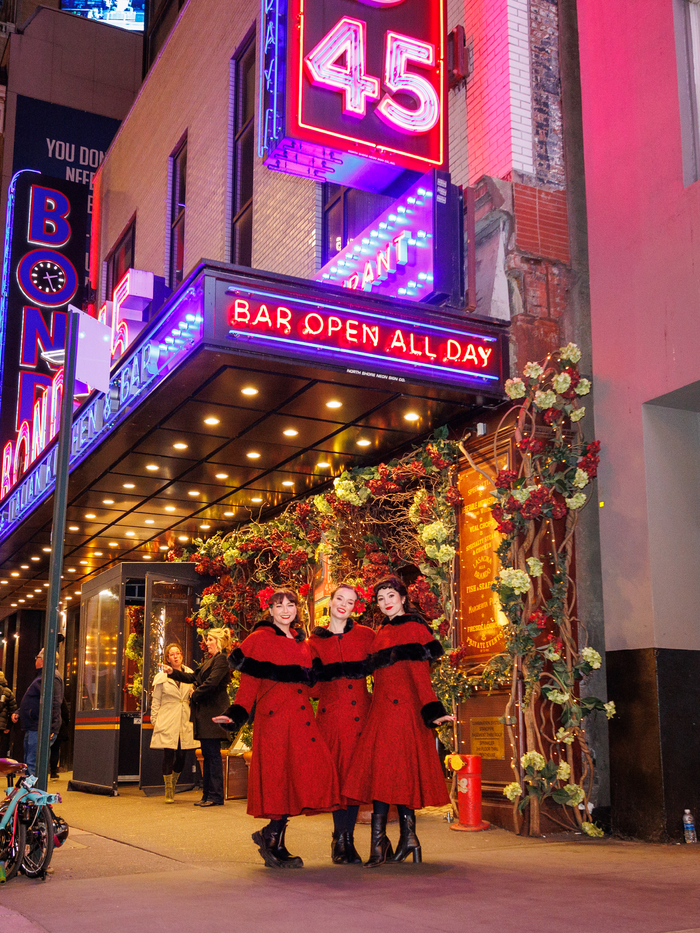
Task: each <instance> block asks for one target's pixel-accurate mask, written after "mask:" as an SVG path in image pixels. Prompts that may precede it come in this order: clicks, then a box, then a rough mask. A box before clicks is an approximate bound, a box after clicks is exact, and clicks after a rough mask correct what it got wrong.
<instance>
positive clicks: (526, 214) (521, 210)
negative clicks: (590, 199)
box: [513, 184, 571, 263]
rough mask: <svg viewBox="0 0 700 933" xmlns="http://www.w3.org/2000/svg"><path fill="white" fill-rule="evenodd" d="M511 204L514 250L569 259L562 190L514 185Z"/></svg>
mask: <svg viewBox="0 0 700 933" xmlns="http://www.w3.org/2000/svg"><path fill="white" fill-rule="evenodd" d="M513 204H514V213H515V241H516V245H517V247H518V249H521V250H523V251H524V252H526V253H530V254H532V255H534V256H543V257H547V258H549V259H559V260H561V262H565V263H568V262H570V260H571V255H570V251H569V226H568V216H567V209H566V192H565V191H544V190H542V189H541V188H533V187H530V186H529V185H520V184H514V185H513Z"/></svg>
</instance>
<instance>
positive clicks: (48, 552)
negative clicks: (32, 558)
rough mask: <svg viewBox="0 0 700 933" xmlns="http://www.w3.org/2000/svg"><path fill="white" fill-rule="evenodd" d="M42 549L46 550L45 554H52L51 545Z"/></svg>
mask: <svg viewBox="0 0 700 933" xmlns="http://www.w3.org/2000/svg"><path fill="white" fill-rule="evenodd" d="M41 550H42V551H43V552H44V554H50V553H51V548H50V547H43V548H42V549H41Z"/></svg>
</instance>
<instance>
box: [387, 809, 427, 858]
mask: <svg viewBox="0 0 700 933" xmlns="http://www.w3.org/2000/svg"><path fill="white" fill-rule="evenodd" d="M399 825H400V827H401V835H400V836H399V844H398V846H397V849H396V854H395V855H394V861H395V862H403V861H404V860H405V859H406V858H408V856H409V855H410V854H411V853H413V861H414V862H422V861H423V857H422V854H421V847H420V842H419V841H418V836H416V814H415V813H414V812H413V811H411V812H410V813H399Z"/></svg>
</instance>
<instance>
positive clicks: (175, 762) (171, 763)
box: [163, 742, 185, 777]
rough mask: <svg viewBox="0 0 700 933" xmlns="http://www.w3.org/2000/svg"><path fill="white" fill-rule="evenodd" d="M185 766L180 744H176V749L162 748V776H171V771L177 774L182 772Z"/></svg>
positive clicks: (183, 753)
mask: <svg viewBox="0 0 700 933" xmlns="http://www.w3.org/2000/svg"><path fill="white" fill-rule="evenodd" d="M184 764H185V750H184V749H183V748H180V743H179V742H178V743H177V748H176V749H175V748H164V749H163V776H164V777H167V776H168V775H169V774H172V773H173V771H177V773H178V774H180V773H181V772H182V768H183V766H184Z"/></svg>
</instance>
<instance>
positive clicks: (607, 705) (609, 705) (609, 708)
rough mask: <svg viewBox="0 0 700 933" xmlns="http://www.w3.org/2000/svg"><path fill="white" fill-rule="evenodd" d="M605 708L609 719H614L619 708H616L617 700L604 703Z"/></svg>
mask: <svg viewBox="0 0 700 933" xmlns="http://www.w3.org/2000/svg"><path fill="white" fill-rule="evenodd" d="M603 709H604V710H605V715H606V716H607V717H608V719H612V718H613V716H614V715H615V713H616V712H617V710H616V709H615V701H614V700H610V702H609V703H603Z"/></svg>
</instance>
